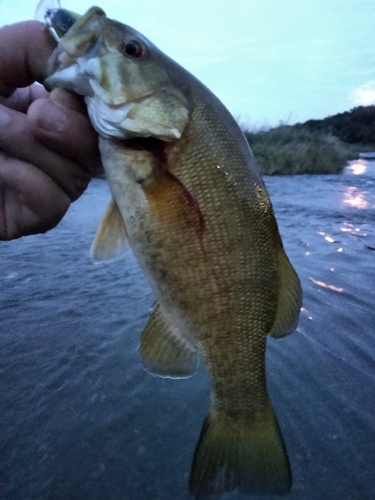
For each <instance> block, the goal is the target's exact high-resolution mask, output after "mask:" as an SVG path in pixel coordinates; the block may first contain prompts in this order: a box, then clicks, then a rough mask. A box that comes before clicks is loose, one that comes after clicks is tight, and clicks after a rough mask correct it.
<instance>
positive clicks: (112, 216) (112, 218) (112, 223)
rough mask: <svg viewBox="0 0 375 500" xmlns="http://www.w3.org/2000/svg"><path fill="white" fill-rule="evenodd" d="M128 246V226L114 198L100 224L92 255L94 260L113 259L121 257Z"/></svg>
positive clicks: (92, 246)
mask: <svg viewBox="0 0 375 500" xmlns="http://www.w3.org/2000/svg"><path fill="white" fill-rule="evenodd" d="M125 247H126V227H125V222H124V219H123V218H122V215H121V213H120V210H119V208H118V206H117V205H116V202H115V201H114V200H111V203H110V204H109V205H108V208H107V210H106V212H105V214H104V216H103V218H102V220H101V222H100V224H99V227H98V231H97V233H96V236H95V239H94V241H93V243H92V245H91V249H90V255H91V258H92V259H93V260H94V261H101V260H111V259H115V258H116V257H119V256H120V255H121V254H122V253H123V252H124V251H125Z"/></svg>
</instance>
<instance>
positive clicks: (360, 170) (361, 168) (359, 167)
mask: <svg viewBox="0 0 375 500" xmlns="http://www.w3.org/2000/svg"><path fill="white" fill-rule="evenodd" d="M347 169H348V170H349V171H350V172H351V173H352V174H354V175H362V174H364V173H365V172H366V169H367V165H366V161H365V160H361V159H358V160H356V161H355V162H352V163H351V164H350V165H349V166H348V167H347Z"/></svg>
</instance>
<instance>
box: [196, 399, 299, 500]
mask: <svg viewBox="0 0 375 500" xmlns="http://www.w3.org/2000/svg"><path fill="white" fill-rule="evenodd" d="M269 414H270V415H269V418H267V419H266V421H263V422H262V423H261V425H259V424H258V425H256V426H252V425H251V422H245V424H243V423H241V424H240V423H237V422H235V423H233V425H231V424H229V422H228V418H226V417H225V416H224V418H223V417H221V416H220V414H210V415H209V416H208V417H207V418H206V420H205V422H204V424H203V427H202V430H201V434H200V437H199V441H198V444H197V446H196V449H195V453H194V459H193V464H192V468H191V473H190V484H189V489H190V494H193V495H194V494H195V498H196V500H198V499H202V498H207V497H212V496H214V497H215V496H218V495H219V494H221V493H223V492H224V491H231V490H235V489H238V490H240V491H242V492H246V493H253V494H254V493H255V494H272V493H276V494H283V493H287V492H288V491H290V488H291V485H292V480H291V473H290V466H289V461H288V456H287V454H286V450H285V446H284V442H283V438H282V436H281V433H280V430H279V426H278V423H277V420H276V416H275V414H274V412H273V410H272V408H271V406H270V411H269Z"/></svg>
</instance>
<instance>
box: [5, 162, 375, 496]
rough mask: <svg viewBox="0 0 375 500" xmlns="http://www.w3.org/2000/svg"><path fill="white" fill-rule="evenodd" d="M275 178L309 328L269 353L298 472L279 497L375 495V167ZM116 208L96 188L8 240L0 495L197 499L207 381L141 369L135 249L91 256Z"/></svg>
mask: <svg viewBox="0 0 375 500" xmlns="http://www.w3.org/2000/svg"><path fill="white" fill-rule="evenodd" d="M265 180H266V183H267V186H268V188H269V191H270V195H271V198H272V201H273V204H274V209H275V212H276V216H277V218H278V222H279V227H280V232H281V234H282V236H283V240H284V244H285V247H286V250H287V252H288V254H289V256H290V259H291V261H292V262H293V264H294V266H295V268H296V270H297V272H298V273H299V275H300V278H301V281H302V286H303V290H304V309H303V311H302V314H301V319H300V323H299V326H298V330H297V331H296V332H295V333H294V334H293V335H290V336H289V337H287V338H285V339H281V340H273V339H270V340H269V342H268V350H267V375H268V385H269V391H270V394H271V397H272V401H273V404H274V407H275V410H276V412H277V415H278V418H279V422H280V426H281V428H282V431H283V435H284V437H285V441H286V446H287V449H288V451H289V457H290V461H291V465H292V470H293V479H294V482H293V489H292V491H291V493H290V494H289V495H287V496H286V497H283V498H286V499H288V500H289V499H290V500H301V499H308V500H321V499H340V500H344V499H353V500H354V499H355V500H359V499H360V500H366V499H373V498H375V474H374V466H375V328H374V324H375V321H374V320H375V162H369V161H364V160H359V161H357V162H354V163H353V164H352V165H351V166H350V167H349V168H348V169H347V170H346V171H345V173H344V174H343V175H339V176H295V177H271V178H265ZM108 200H109V192H108V188H107V186H106V184H105V182H104V181H99V180H97V181H93V182H92V184H91V185H90V187H89V189H88V190H87V192H86V193H85V194H84V195H83V196H82V197H81V198H80V199H79V200H78V201H77V202H76V203H75V204H74V205H73V206H72V207H71V209H70V211H69V212H68V214H67V215H66V217H65V218H64V220H63V221H62V222H61V223H60V224H59V226H58V227H57V228H55V229H54V230H52V231H50V232H49V233H47V234H46V235H38V236H31V237H27V238H23V239H20V240H16V241H13V242H0V255H1V257H0V258H1V266H0V387H1V390H0V426H1V433H0V498H1V499H2V500H3V499H11V500H25V499H37V500H47V499H48V500H66V499H71V500H75V499H77V500H78V499H79V500H81V499H83V500H86V499H88V500H136V499H137V500H138V499H142V500H159V499H160V500H185V499H187V498H189V497H188V495H187V482H188V475H189V471H190V464H191V459H192V456H193V452H194V448H195V444H196V441H197V439H198V436H199V432H200V429H201V425H202V422H203V419H204V416H205V414H206V411H207V408H208V402H209V383H208V379H207V376H206V373H205V371H204V368H203V367H202V366H201V367H200V369H199V371H198V373H197V375H196V376H195V377H192V378H191V379H188V380H179V381H178V380H170V379H161V378H156V377H152V376H151V375H149V374H148V373H147V372H146V371H145V370H143V368H142V366H141V364H140V361H139V357H138V353H137V345H138V340H139V335H140V333H141V331H142V329H143V327H144V325H145V323H146V321H147V318H148V315H149V307H150V306H151V304H152V302H153V296H152V293H151V291H150V289H149V287H148V285H147V283H146V280H145V279H144V277H143V275H142V273H141V271H140V270H139V268H138V266H137V264H136V261H135V259H134V257H133V255H132V254H131V252H130V251H129V252H127V253H126V255H125V257H124V258H123V259H121V260H118V261H115V262H112V263H109V264H101V265H94V264H92V262H91V261H90V259H89V257H88V249H89V246H90V244H91V241H92V239H93V236H94V234H95V231H96V228H97V225H98V222H99V220H100V218H101V215H102V213H103V212H104V210H105V207H106V205H107V203H108ZM225 498H233V499H236V500H240V499H241V500H244V499H246V498H249V497H248V496H245V495H240V494H231V495H226V496H223V499H225ZM251 498H258V497H255V496H253V497H251ZM259 498H263V499H265V498H270V499H271V498H277V497H275V496H274V497H259Z"/></svg>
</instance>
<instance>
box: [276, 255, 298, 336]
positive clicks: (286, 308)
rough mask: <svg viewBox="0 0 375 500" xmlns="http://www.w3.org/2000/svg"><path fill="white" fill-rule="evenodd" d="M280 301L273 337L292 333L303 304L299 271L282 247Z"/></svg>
mask: <svg viewBox="0 0 375 500" xmlns="http://www.w3.org/2000/svg"><path fill="white" fill-rule="evenodd" d="M279 277H280V287H279V303H278V306H277V313H276V319H275V322H274V324H273V326H272V330H271V332H270V335H271V337H275V338H281V337H284V336H285V335H288V334H289V333H292V332H293V331H294V330H295V329H296V327H297V323H298V316H299V312H300V309H301V305H302V290H301V284H300V281H299V278H298V276H297V273H296V272H295V270H294V269H293V266H292V265H291V263H290V262H289V259H288V257H287V255H286V253H285V252H284V249H283V248H282V247H281V248H280V251H279Z"/></svg>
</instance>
